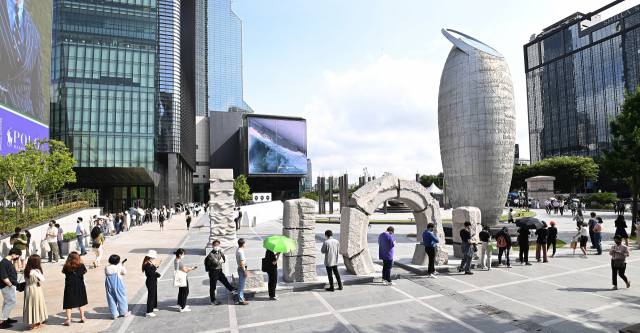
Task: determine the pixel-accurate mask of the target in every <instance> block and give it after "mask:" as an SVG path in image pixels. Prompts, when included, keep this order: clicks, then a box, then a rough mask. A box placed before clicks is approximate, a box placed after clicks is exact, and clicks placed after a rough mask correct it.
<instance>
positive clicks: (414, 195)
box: [340, 174, 449, 275]
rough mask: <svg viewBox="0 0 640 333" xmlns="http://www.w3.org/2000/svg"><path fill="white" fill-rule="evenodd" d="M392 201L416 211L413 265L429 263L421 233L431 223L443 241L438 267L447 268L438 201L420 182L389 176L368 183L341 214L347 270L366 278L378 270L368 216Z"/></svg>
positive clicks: (437, 260) (438, 256)
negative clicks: (369, 240)
mask: <svg viewBox="0 0 640 333" xmlns="http://www.w3.org/2000/svg"><path fill="white" fill-rule="evenodd" d="M390 199H396V200H399V201H402V202H404V203H405V204H406V205H407V206H409V208H411V209H412V210H413V216H414V217H415V220H416V229H417V235H418V244H416V248H415V251H414V254H413V258H412V260H411V263H413V264H416V265H420V266H426V265H427V264H428V263H429V258H428V257H427V256H426V253H425V250H424V244H423V242H422V233H423V232H424V231H425V230H426V229H427V225H428V224H429V223H433V224H434V225H435V228H434V231H433V233H434V235H435V236H436V237H438V238H439V239H440V240H442V241H441V242H440V243H439V244H438V245H437V246H436V265H438V266H439V265H445V264H446V263H447V262H448V258H449V255H448V253H447V251H446V249H445V247H444V231H443V229H442V220H441V219H440V209H439V205H438V202H437V201H436V200H435V199H433V198H432V197H431V195H430V194H429V192H428V191H427V189H425V188H424V186H422V185H420V183H417V182H415V181H413V180H406V179H400V178H398V177H396V176H394V175H393V174H387V175H385V176H383V177H381V178H378V179H374V180H372V181H371V182H368V183H366V184H365V185H364V186H363V187H361V188H360V189H358V190H357V191H356V192H355V193H353V195H352V196H351V200H350V201H349V205H348V207H344V208H342V211H341V212H340V214H341V219H340V254H341V255H342V257H343V259H344V264H345V266H346V268H347V271H349V272H350V273H353V274H356V275H366V274H370V273H373V272H374V271H375V270H374V267H373V262H372V261H371V256H370V255H369V249H368V248H367V229H368V225H369V217H368V216H369V215H371V214H373V213H374V212H375V210H376V208H378V206H379V205H381V204H382V203H384V202H385V201H387V200H390Z"/></svg>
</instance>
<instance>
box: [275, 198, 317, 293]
mask: <svg viewBox="0 0 640 333" xmlns="http://www.w3.org/2000/svg"><path fill="white" fill-rule="evenodd" d="M315 209H316V203H315V201H313V200H309V199H295V200H287V201H285V202H284V213H283V218H282V234H283V235H284V236H286V237H289V238H291V239H293V240H294V241H295V242H296V247H297V249H296V250H295V251H291V252H289V253H284V254H283V255H284V258H283V268H282V278H283V279H284V280H285V281H287V282H307V281H316V280H317V279H318V276H317V274H316V251H317V249H316V216H315Z"/></svg>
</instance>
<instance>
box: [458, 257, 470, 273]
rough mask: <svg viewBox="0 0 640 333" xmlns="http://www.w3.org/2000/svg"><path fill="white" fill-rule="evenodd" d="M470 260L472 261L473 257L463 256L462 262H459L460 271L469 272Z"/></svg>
mask: <svg viewBox="0 0 640 333" xmlns="http://www.w3.org/2000/svg"><path fill="white" fill-rule="evenodd" d="M472 260H473V257H471V256H468V255H466V254H465V255H464V258H462V261H461V262H460V269H462V270H463V271H465V272H469V271H470V270H471V261H472Z"/></svg>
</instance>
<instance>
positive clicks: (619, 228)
mask: <svg viewBox="0 0 640 333" xmlns="http://www.w3.org/2000/svg"><path fill="white" fill-rule="evenodd" d="M615 227H616V235H620V237H622V239H623V240H624V244H625V246H626V247H627V248H629V234H628V233H627V222H626V221H625V220H624V216H618V217H617V218H616V221H615Z"/></svg>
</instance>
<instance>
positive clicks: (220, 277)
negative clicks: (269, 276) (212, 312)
mask: <svg viewBox="0 0 640 333" xmlns="http://www.w3.org/2000/svg"><path fill="white" fill-rule="evenodd" d="M243 276H244V273H243ZM209 279H210V280H211V281H210V282H209V297H210V298H211V302H213V301H215V300H216V287H217V284H218V281H220V282H221V283H222V285H223V286H225V288H227V290H229V291H232V290H233V286H231V283H229V280H227V277H226V276H225V275H224V273H223V272H222V270H221V269H214V270H210V271H209Z"/></svg>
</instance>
